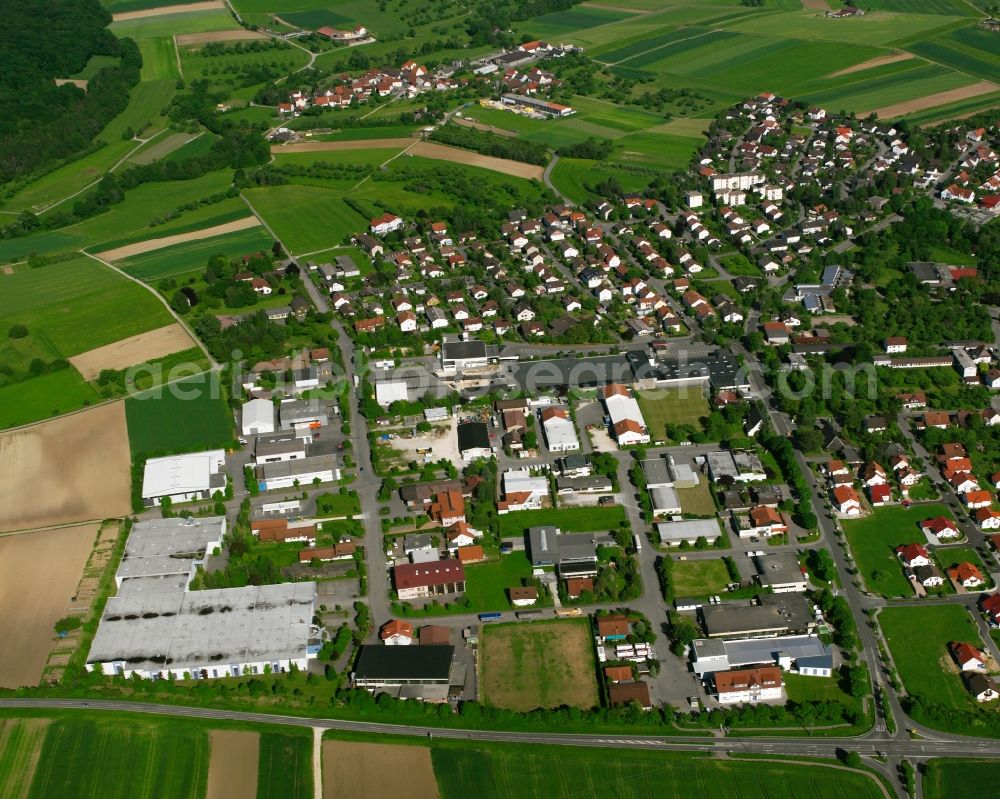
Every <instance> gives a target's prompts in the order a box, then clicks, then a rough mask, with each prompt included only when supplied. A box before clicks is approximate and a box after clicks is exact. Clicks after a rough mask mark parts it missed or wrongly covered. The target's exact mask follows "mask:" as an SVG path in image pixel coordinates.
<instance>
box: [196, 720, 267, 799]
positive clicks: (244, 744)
mask: <svg viewBox="0 0 1000 799" xmlns="http://www.w3.org/2000/svg"><path fill="white" fill-rule="evenodd" d="M209 743H210V746H211V759H210V760H209V762H208V791H207V792H206V793H205V799H244V797H247V796H256V795H257V761H258V759H259V758H260V745H259V739H258V737H257V733H255V732H239V731H237V730H212V732H211V733H210V734H209Z"/></svg>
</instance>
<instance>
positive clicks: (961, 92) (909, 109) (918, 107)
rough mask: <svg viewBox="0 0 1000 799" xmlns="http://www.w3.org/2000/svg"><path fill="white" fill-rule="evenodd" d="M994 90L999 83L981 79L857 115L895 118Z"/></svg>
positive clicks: (860, 112)
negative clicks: (966, 84) (967, 84)
mask: <svg viewBox="0 0 1000 799" xmlns="http://www.w3.org/2000/svg"><path fill="white" fill-rule="evenodd" d="M995 91H1000V85H997V84H996V83H992V82H990V81H988V80H981V81H979V82H978V83H973V84H971V85H969V86H962V87H960V88H958V89H951V90H950V91H946V92H938V93H937V94H928V95H927V96H925V97H917V98H916V99H914V100H907V101H906V102H905V103H895V104H893V105H887V106H883V107H882V108H875V109H869V110H868V111H858V112H857V115H858V117H859V118H860V117H863V116H866V115H867V114H871V113H876V114H878V117H879V119H895V118H896V117H901V116H904V115H905V114H913V113H915V112H917V111H923V110H924V109H926V108H934V107H935V106H939V105H947V104H948V103H957V102H958V101H959V100H968V99H969V98H970V97H978V96H979V95H980V94H990V93H991V92H995Z"/></svg>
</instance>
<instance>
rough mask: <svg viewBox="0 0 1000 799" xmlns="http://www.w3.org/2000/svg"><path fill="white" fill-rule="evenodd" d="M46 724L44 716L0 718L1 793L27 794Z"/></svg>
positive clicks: (19, 795)
mask: <svg viewBox="0 0 1000 799" xmlns="http://www.w3.org/2000/svg"><path fill="white" fill-rule="evenodd" d="M47 726H48V721H47V720H46V719H13V718H8V719H0V796H8V797H16V798H17V799H21V797H24V796H27V795H28V789H29V788H30V787H31V778H32V777H33V776H34V773H35V768H34V766H35V760H36V756H37V754H38V752H39V751H40V750H41V748H42V742H43V741H44V740H45V733H46V727H47Z"/></svg>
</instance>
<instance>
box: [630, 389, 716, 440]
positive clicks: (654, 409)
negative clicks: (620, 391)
mask: <svg viewBox="0 0 1000 799" xmlns="http://www.w3.org/2000/svg"><path fill="white" fill-rule="evenodd" d="M635 394H636V399H637V400H638V402H639V408H640V410H641V411H642V415H643V417H644V418H645V419H646V426H647V427H648V428H649V429H650V431H651V432H652V434H653V435H654V437H655V436H662V435H664V431H665V430H666V426H667V425H668V424H675V425H676V424H690V425H694V427H696V428H700V427H701V419H702V417H703V416H708V414H709V408H708V398H707V397H706V396H705V394H704V392H703V391H702V389H701V388H700V387H698V386H695V387H693V388H686V389H685V388H671V389H654V390H652V391H637V392H636V393H635Z"/></svg>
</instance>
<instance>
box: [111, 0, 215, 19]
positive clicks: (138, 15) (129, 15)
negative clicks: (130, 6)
mask: <svg viewBox="0 0 1000 799" xmlns="http://www.w3.org/2000/svg"><path fill="white" fill-rule="evenodd" d="M225 7H226V4H225V3H223V2H222V0H204V1H203V2H200V3H181V4H179V5H175V6H160V7H159V8H144V9H143V10H142V11H123V12H121V13H120V14H112V15H111V19H112V21H113V22H124V21H125V20H129V19H146V18H148V17H161V16H163V15H164V14H181V13H183V12H185V11H221V10H223V9H225Z"/></svg>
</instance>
